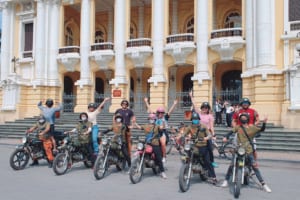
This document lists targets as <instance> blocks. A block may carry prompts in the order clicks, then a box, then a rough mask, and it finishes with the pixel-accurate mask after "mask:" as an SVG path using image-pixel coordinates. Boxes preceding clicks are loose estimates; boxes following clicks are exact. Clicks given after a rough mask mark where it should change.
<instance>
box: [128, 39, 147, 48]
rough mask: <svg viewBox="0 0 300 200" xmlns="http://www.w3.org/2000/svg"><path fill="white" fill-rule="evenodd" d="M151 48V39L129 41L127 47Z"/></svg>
mask: <svg viewBox="0 0 300 200" xmlns="http://www.w3.org/2000/svg"><path fill="white" fill-rule="evenodd" d="M141 46H151V39H149V38H138V39H131V40H129V41H127V47H141Z"/></svg>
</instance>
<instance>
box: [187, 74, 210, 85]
mask: <svg viewBox="0 0 300 200" xmlns="http://www.w3.org/2000/svg"><path fill="white" fill-rule="evenodd" d="M191 79H192V81H198V84H199V85H202V82H203V80H210V76H209V74H208V72H197V73H196V74H194V76H192V78H191Z"/></svg>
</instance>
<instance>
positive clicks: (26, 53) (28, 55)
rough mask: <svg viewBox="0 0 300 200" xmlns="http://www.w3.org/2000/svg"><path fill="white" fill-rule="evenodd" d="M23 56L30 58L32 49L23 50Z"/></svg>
mask: <svg viewBox="0 0 300 200" xmlns="http://www.w3.org/2000/svg"><path fill="white" fill-rule="evenodd" d="M22 54H23V58H32V51H23V53H22Z"/></svg>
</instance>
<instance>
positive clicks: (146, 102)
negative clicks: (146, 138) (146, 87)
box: [144, 97, 152, 113]
mask: <svg viewBox="0 0 300 200" xmlns="http://www.w3.org/2000/svg"><path fill="white" fill-rule="evenodd" d="M144 102H145V104H146V107H147V112H148V113H152V110H151V108H150V104H149V102H148V98H147V97H145V98H144Z"/></svg>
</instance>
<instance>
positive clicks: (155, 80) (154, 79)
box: [148, 74, 167, 87]
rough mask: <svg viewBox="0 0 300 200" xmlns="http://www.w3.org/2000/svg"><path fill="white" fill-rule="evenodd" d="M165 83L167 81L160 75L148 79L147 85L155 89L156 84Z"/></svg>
mask: <svg viewBox="0 0 300 200" xmlns="http://www.w3.org/2000/svg"><path fill="white" fill-rule="evenodd" d="M166 82H167V80H166V78H165V76H164V75H162V74H157V75H154V76H152V77H150V78H149V79H148V83H153V84H154V86H155V87H156V86H157V84H158V83H166Z"/></svg>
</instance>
